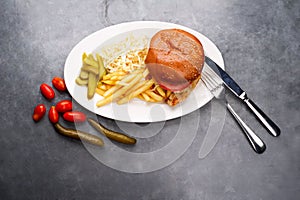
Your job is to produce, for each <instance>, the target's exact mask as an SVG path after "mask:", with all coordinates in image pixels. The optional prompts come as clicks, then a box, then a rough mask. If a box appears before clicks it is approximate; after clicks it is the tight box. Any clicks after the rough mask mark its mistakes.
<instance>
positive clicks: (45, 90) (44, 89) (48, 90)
mask: <svg viewBox="0 0 300 200" xmlns="http://www.w3.org/2000/svg"><path fill="white" fill-rule="evenodd" d="M40 90H41V93H42V94H43V95H44V97H46V98H47V99H49V100H51V99H53V98H54V97H55V92H54V90H53V89H52V87H51V86H49V85H47V84H46V83H42V84H41V86H40Z"/></svg>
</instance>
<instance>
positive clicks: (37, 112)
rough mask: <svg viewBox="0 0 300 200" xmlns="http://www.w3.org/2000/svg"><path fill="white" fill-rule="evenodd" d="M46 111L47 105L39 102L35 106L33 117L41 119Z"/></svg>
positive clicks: (36, 119)
mask: <svg viewBox="0 0 300 200" xmlns="http://www.w3.org/2000/svg"><path fill="white" fill-rule="evenodd" d="M45 113H46V106H45V105H44V104H39V105H37V106H36V107H35V108H34V111H33V115H32V119H33V120H34V121H36V122H38V121H40V120H41V119H42V118H43V117H44V115H45Z"/></svg>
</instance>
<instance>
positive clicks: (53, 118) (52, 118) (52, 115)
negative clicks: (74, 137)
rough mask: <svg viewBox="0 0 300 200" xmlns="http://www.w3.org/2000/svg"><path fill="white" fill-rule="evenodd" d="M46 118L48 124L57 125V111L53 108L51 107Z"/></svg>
mask: <svg viewBox="0 0 300 200" xmlns="http://www.w3.org/2000/svg"><path fill="white" fill-rule="evenodd" d="M48 117H49V120H50V122H52V123H53V124H55V123H57V122H58V120H59V115H58V112H57V110H56V109H55V106H51V108H50V110H49V113H48Z"/></svg>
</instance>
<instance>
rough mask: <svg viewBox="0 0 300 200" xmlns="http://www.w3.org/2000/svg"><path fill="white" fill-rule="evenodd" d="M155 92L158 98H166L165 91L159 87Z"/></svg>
mask: <svg viewBox="0 0 300 200" xmlns="http://www.w3.org/2000/svg"><path fill="white" fill-rule="evenodd" d="M156 91H157V92H158V93H159V94H160V96H162V97H166V93H165V91H164V90H163V89H162V88H161V87H159V86H158V87H157V88H156Z"/></svg>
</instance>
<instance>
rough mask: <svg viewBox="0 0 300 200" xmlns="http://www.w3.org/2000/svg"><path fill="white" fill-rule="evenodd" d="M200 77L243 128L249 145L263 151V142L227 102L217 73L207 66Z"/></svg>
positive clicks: (258, 151)
mask: <svg viewBox="0 0 300 200" xmlns="http://www.w3.org/2000/svg"><path fill="white" fill-rule="evenodd" d="M201 79H202V81H203V82H204V84H205V85H206V87H207V88H208V89H209V91H210V92H211V93H212V94H213V95H214V96H215V97H216V98H217V99H219V100H220V101H222V102H223V103H224V104H225V105H226V107H227V109H228V110H229V112H230V113H231V114H232V116H233V117H234V119H235V120H236V121H237V122H238V124H239V125H240V127H241V128H242V129H243V131H244V133H245V136H246V138H247V139H248V141H249V143H250V145H251V146H252V148H253V150H254V151H255V152H256V153H259V154H261V153H263V152H264V151H265V149H266V145H265V144H264V142H263V141H262V140H261V139H260V138H259V137H258V136H257V135H256V134H255V133H254V132H253V131H252V130H251V128H250V127H249V126H248V125H247V124H246V123H245V122H244V121H243V120H242V119H241V118H240V117H239V116H238V114H237V113H236V112H235V111H234V110H233V108H232V107H231V105H230V104H229V103H228V102H227V99H226V97H225V88H224V86H223V82H222V80H221V79H220V78H219V77H217V75H216V74H215V73H214V72H213V71H212V70H211V69H210V68H209V67H205V70H203V71H202V75H201Z"/></svg>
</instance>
